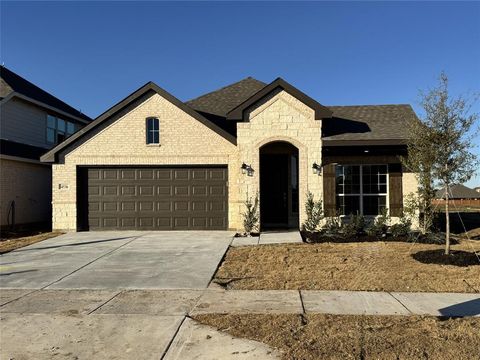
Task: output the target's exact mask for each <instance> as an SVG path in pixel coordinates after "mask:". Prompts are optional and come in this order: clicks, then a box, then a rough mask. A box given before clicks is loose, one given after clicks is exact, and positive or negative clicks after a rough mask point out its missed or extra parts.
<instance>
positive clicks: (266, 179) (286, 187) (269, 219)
mask: <svg viewBox="0 0 480 360" xmlns="http://www.w3.org/2000/svg"><path fill="white" fill-rule="evenodd" d="M298 188H299V187H298V149H297V148H296V147H295V146H293V145H292V144H290V143H289V142H286V141H274V142H270V143H268V144H265V145H263V146H262V147H261V148H260V227H261V229H262V230H268V229H287V228H298V226H299V209H298Z"/></svg>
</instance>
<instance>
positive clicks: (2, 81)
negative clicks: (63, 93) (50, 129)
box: [0, 66, 92, 122]
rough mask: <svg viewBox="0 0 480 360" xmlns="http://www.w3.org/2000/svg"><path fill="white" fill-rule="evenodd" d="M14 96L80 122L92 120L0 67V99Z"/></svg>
mask: <svg viewBox="0 0 480 360" xmlns="http://www.w3.org/2000/svg"><path fill="white" fill-rule="evenodd" d="M15 94H19V95H23V96H25V97H27V98H28V99H32V100H35V101H38V102H40V103H42V104H45V105H48V106H50V107H52V108H55V109H58V110H60V111H63V112H64V113H66V114H67V115H71V116H74V117H76V118H79V119H80V120H83V121H88V122H90V121H91V120H92V119H91V118H90V117H88V116H87V115H85V114H83V113H81V112H80V111H78V110H77V109H75V108H73V107H71V106H70V105H68V104H67V103H65V102H63V101H62V100H60V99H58V98H56V97H55V96H53V95H51V94H49V93H48V92H46V91H45V90H42V89H40V88H39V87H38V86H36V85H34V84H32V83H31V82H30V81H28V80H26V79H24V78H23V77H21V76H20V75H17V74H15V73H14V72H13V71H11V70H9V69H7V68H6V67H5V66H0V97H2V98H6V97H7V96H9V95H15Z"/></svg>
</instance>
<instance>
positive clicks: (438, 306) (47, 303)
mask: <svg viewBox="0 0 480 360" xmlns="http://www.w3.org/2000/svg"><path fill="white" fill-rule="evenodd" d="M1 299H2V302H1V303H0V306H1V307H0V312H1V313H32V314H38V313H40V314H42V313H55V314H60V313H65V312H69V313H71V312H74V313H76V314H92V313H93V314H143V315H175V316H177V315H189V314H190V315H195V314H208V313H223V314H226V313H235V314H247V313H256V314H275V313H277V314H278V313H290V314H291V313H293V314H296V313H298V314H300V313H324V314H336V315H432V316H452V317H462V316H480V294H466V293H406V292H402V293H401V292H394V293H389V292H369V291H317V290H301V291H298V290H228V291H225V290H214V289H168V290H167V289H165V290H123V291H121V290H108V291H107V290H54V289H46V290H38V291H33V292H31V291H30V292H25V291H23V290H21V289H2V290H1Z"/></svg>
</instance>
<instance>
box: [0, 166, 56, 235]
mask: <svg viewBox="0 0 480 360" xmlns="http://www.w3.org/2000/svg"><path fill="white" fill-rule="evenodd" d="M51 188H52V184H51V167H50V166H49V165H42V164H35V163H31V162H23V161H16V160H6V159H0V194H1V195H0V209H1V210H0V211H1V212H0V220H1V226H5V225H7V224H8V220H7V217H8V212H9V208H10V204H11V202H12V200H14V201H15V220H16V223H17V224H27V223H34V222H43V221H45V222H46V221H48V220H49V218H50V212H51V200H50V197H51Z"/></svg>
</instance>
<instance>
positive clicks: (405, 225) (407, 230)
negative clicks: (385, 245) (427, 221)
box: [390, 215, 412, 237]
mask: <svg viewBox="0 0 480 360" xmlns="http://www.w3.org/2000/svg"><path fill="white" fill-rule="evenodd" d="M411 231H412V221H411V220H410V219H409V218H407V217H406V216H405V215H402V216H401V217H400V222H399V223H398V224H394V225H392V226H390V232H391V233H392V236H394V237H404V236H409V235H410V234H411Z"/></svg>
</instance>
